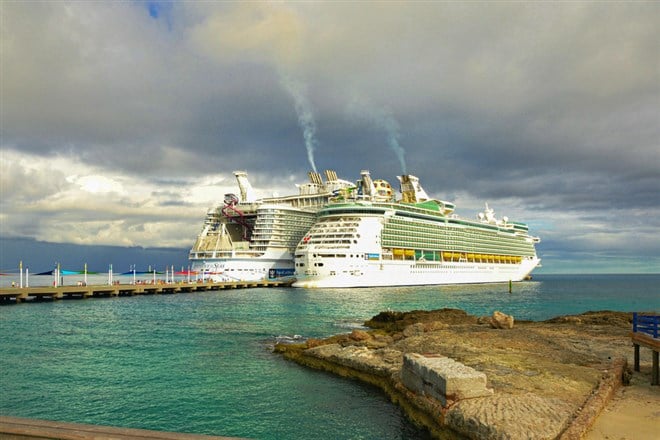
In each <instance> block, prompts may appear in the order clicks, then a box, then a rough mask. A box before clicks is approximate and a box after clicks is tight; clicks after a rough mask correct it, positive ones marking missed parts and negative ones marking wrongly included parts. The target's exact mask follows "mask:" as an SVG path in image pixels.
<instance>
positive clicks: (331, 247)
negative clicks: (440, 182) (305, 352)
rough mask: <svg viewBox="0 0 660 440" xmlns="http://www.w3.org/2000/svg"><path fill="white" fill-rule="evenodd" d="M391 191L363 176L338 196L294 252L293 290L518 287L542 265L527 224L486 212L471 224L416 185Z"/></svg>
mask: <svg viewBox="0 0 660 440" xmlns="http://www.w3.org/2000/svg"><path fill="white" fill-rule="evenodd" d="M399 182H400V187H401V199H399V200H395V195H394V191H393V190H392V188H391V186H390V185H389V184H388V183H387V182H385V181H383V180H375V181H374V180H372V179H371V177H370V175H369V172H368V171H363V172H362V178H361V180H360V181H358V185H357V189H356V190H355V191H352V192H345V193H343V194H338V196H337V197H334V198H333V199H332V200H331V202H330V203H329V204H328V205H327V206H326V207H325V208H323V209H322V210H321V211H319V215H318V220H317V221H316V223H315V224H314V225H313V226H312V227H311V229H310V230H309V232H308V233H307V234H305V235H304V237H303V238H302V240H301V241H300V243H299V245H298V247H297V248H296V251H295V275H296V279H297V281H296V282H295V283H294V284H293V286H294V287H368V286H403V285H425V284H462V283H490V282H507V281H520V280H522V279H524V278H525V277H527V276H528V275H529V274H530V273H531V271H532V270H533V269H534V268H535V267H537V265H539V263H540V260H539V258H538V256H537V255H536V250H535V244H536V243H538V242H539V241H540V240H539V238H537V237H533V236H531V235H529V232H528V227H527V225H525V224H524V223H519V222H513V221H509V220H508V218H506V217H503V218H502V219H497V218H496V217H495V214H494V211H493V210H492V209H490V208H489V207H488V205H486V209H485V211H484V212H483V213H480V214H479V215H478V217H477V219H475V220H469V219H463V218H460V217H458V216H457V215H456V214H454V209H455V206H454V205H453V204H452V203H450V202H445V201H441V200H435V199H432V198H430V197H429V196H428V195H427V193H426V192H425V191H424V190H423V189H422V187H421V185H420V183H419V179H418V178H417V177H415V176H412V175H403V176H399Z"/></svg>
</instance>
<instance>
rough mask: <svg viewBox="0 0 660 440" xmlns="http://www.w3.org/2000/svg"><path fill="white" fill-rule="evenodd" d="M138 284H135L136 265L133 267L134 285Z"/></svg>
mask: <svg viewBox="0 0 660 440" xmlns="http://www.w3.org/2000/svg"><path fill="white" fill-rule="evenodd" d="M135 284H137V283H136V282H135V264H134V265H133V285H135Z"/></svg>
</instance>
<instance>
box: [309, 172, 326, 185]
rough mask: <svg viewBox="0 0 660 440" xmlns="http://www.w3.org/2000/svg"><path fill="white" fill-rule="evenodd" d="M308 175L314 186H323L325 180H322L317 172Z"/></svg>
mask: <svg viewBox="0 0 660 440" xmlns="http://www.w3.org/2000/svg"><path fill="white" fill-rule="evenodd" d="M307 175H308V176H309V181H310V182H312V183H313V184H315V185H323V179H321V175H320V174H319V173H317V172H316V171H310V172H309V173H307Z"/></svg>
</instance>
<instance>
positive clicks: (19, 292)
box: [0, 280, 292, 303]
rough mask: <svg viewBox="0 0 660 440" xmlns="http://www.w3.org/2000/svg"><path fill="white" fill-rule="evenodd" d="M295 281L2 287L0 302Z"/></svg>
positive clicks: (287, 283) (219, 287)
mask: <svg viewBox="0 0 660 440" xmlns="http://www.w3.org/2000/svg"><path fill="white" fill-rule="evenodd" d="M291 283H292V281H291V280H282V281H277V280H276V281H270V280H263V281H230V282H221V283H215V282H210V281H207V282H191V283H186V282H183V283H172V284H167V283H161V284H159V283H156V284H104V285H94V286H58V287H50V286H46V287H22V288H21V287H2V288H0V302H15V303H20V302H22V301H30V300H35V299H37V300H39V299H41V300H58V299H64V298H99V297H109V296H134V295H155V294H174V293H181V292H206V291H209V290H223V289H247V288H251V287H287V286H290V285H291Z"/></svg>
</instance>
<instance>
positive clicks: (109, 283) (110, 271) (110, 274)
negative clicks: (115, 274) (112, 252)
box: [108, 263, 112, 286]
mask: <svg viewBox="0 0 660 440" xmlns="http://www.w3.org/2000/svg"><path fill="white" fill-rule="evenodd" d="M108 285H109V286H112V263H111V264H110V266H109V267H108Z"/></svg>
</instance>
